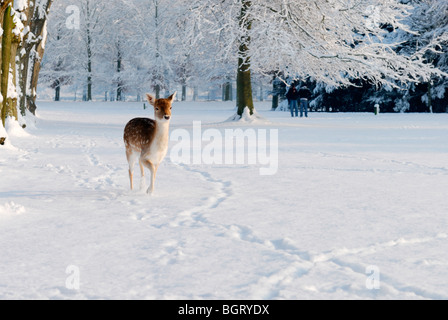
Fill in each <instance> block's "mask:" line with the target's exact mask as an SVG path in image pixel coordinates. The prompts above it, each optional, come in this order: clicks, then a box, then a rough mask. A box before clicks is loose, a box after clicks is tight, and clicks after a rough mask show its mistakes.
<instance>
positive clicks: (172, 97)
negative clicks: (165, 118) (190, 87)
mask: <svg viewBox="0 0 448 320" xmlns="http://www.w3.org/2000/svg"><path fill="white" fill-rule="evenodd" d="M176 94H177V91H176V92H174V93H173V94H172V95H170V96H169V97H168V100H171V101H174V99H176Z"/></svg>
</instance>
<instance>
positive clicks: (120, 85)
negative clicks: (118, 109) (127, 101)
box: [117, 43, 123, 101]
mask: <svg viewBox="0 0 448 320" xmlns="http://www.w3.org/2000/svg"><path fill="white" fill-rule="evenodd" d="M117 52H118V53H117V73H118V77H117V101H122V99H123V96H122V93H123V83H122V81H121V78H120V76H119V74H120V72H121V63H122V56H121V49H120V43H118V44H117Z"/></svg>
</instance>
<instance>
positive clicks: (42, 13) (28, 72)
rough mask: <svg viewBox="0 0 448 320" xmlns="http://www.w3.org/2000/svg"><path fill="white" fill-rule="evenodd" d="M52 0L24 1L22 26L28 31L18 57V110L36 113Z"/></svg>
mask: <svg viewBox="0 0 448 320" xmlns="http://www.w3.org/2000/svg"><path fill="white" fill-rule="evenodd" d="M52 3H53V0H34V1H30V0H26V3H25V6H24V10H26V16H27V19H26V20H25V23H24V26H25V29H26V30H28V32H27V33H26V35H25V37H24V41H23V47H22V48H21V49H23V51H22V50H21V53H20V54H21V55H20V62H19V63H20V68H19V70H20V72H19V75H20V76H19V86H20V92H21V95H20V97H19V98H20V110H21V112H22V114H24V113H25V110H28V111H30V112H31V113H33V114H34V113H35V112H36V108H37V106H36V97H37V84H38V81H39V72H40V68H41V62H42V58H43V56H44V52H45V44H46V41H47V21H48V13H49V11H50V7H51V5H52Z"/></svg>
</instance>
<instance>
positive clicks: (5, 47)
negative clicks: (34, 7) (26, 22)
mask: <svg viewBox="0 0 448 320" xmlns="http://www.w3.org/2000/svg"><path fill="white" fill-rule="evenodd" d="M12 29H13V20H12V16H11V6H9V5H8V6H7V7H6V9H5V11H4V15H3V35H2V63H1V70H2V75H1V81H0V82H1V94H2V111H1V119H2V124H3V126H5V120H6V118H7V117H8V116H11V114H10V113H11V105H10V103H8V85H9V68H10V63H11V45H12V38H13V37H12Z"/></svg>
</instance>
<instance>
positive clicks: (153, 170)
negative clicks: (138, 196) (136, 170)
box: [142, 160, 156, 194]
mask: <svg viewBox="0 0 448 320" xmlns="http://www.w3.org/2000/svg"><path fill="white" fill-rule="evenodd" d="M142 163H143V165H144V166H145V167H146V168H148V169H149V171H150V172H151V185H150V186H149V188H148V191H147V193H148V194H151V193H153V192H154V182H155V179H156V175H155V173H156V167H155V166H154V164H153V163H152V162H151V161H149V160H142Z"/></svg>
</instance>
